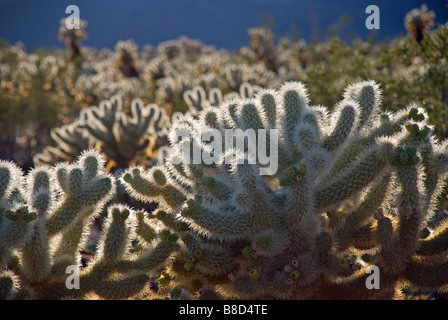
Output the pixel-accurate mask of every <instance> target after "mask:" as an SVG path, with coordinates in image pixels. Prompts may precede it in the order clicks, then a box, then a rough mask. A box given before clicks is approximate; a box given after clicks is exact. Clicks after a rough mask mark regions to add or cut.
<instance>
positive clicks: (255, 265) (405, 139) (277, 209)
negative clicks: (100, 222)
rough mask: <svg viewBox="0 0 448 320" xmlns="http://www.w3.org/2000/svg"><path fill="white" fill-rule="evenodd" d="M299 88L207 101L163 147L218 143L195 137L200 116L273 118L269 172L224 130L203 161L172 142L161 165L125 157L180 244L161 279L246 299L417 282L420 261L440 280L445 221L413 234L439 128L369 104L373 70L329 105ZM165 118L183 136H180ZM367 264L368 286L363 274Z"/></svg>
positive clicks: (435, 189)
mask: <svg viewBox="0 0 448 320" xmlns="http://www.w3.org/2000/svg"><path fill="white" fill-rule="evenodd" d="M203 97H205V95H203ZM309 101H310V99H309V97H308V94H307V90H306V88H305V86H304V85H303V84H302V83H297V82H290V83H285V84H284V85H283V86H282V87H281V88H279V89H278V90H275V91H274V90H267V89H262V90H260V91H259V92H258V93H257V94H256V95H255V98H252V99H233V100H231V101H228V102H223V103H220V104H219V105H217V106H212V107H207V108H205V109H204V110H203V111H201V112H200V113H199V114H198V116H197V118H193V117H184V118H181V119H179V120H178V121H177V122H175V123H174V125H173V127H172V129H171V132H170V141H171V144H172V147H173V148H174V147H175V146H176V145H177V144H178V143H181V144H182V145H183V146H184V147H185V146H190V147H191V148H193V147H196V148H199V150H200V151H201V154H202V155H204V154H206V153H209V152H210V151H211V150H214V151H215V152H218V151H219V147H221V146H220V145H219V142H218V145H217V144H216V141H214V142H211V141H208V142H204V141H202V140H200V139H201V136H202V134H204V133H206V132H210V130H212V129H213V130H218V132H220V133H221V134H222V136H223V137H224V130H225V129H241V130H247V129H256V130H257V129H277V130H278V132H279V134H278V137H279V139H278V160H279V161H278V170H277V172H274V173H273V174H272V175H267V176H266V175H261V174H260V171H259V169H260V165H261V164H260V162H255V163H256V164H251V163H252V162H250V161H249V160H254V159H255V158H256V155H253V154H251V153H249V152H248V151H249V149H248V148H249V147H248V146H245V147H243V148H240V147H238V146H236V144H235V143H236V142H235V141H234V142H233V145H230V146H229V145H227V146H225V145H224V139H223V141H221V142H222V144H223V145H222V149H221V150H222V151H224V152H223V154H222V155H220V156H219V157H217V158H216V160H217V161H216V162H214V163H212V164H210V163H208V162H205V160H204V159H203V158H202V159H200V160H199V162H198V161H196V162H194V161H193V162H191V161H190V162H183V163H182V162H181V163H180V164H179V159H185V158H188V156H191V155H192V153H191V149H190V154H188V151H186V150H188V149H177V150H180V152H181V154H173V153H172V154H170V155H169V156H168V157H167V162H166V163H165V164H164V165H163V166H159V167H155V168H153V169H151V170H150V171H145V170H143V169H142V168H130V169H128V170H127V171H126V173H125V174H124V175H123V183H124V184H125V185H126V187H127V189H128V191H129V192H130V194H131V195H133V196H135V197H139V199H140V200H143V201H147V202H150V201H153V200H155V201H158V202H159V206H160V208H161V210H162V211H161V217H162V216H163V217H164V219H165V220H166V221H167V222H168V224H167V225H168V226H170V227H171V228H172V230H174V231H175V232H177V233H180V234H181V240H182V243H183V251H184V253H183V254H181V255H179V256H177V257H176V261H175V262H174V263H173V265H172V266H171V267H170V268H168V274H170V273H171V274H172V275H173V278H176V279H177V281H174V282H173V281H172V282H170V285H172V286H178V287H175V288H179V286H180V287H183V290H189V291H190V292H191V294H195V292H196V290H198V288H197V285H195V283H198V282H200V283H203V285H204V286H205V287H206V288H207V289H206V290H211V291H214V290H220V292H222V288H226V289H225V291H226V293H227V294H228V295H229V297H230V296H232V297H234V296H236V297H239V298H250V299H254V298H262V299H263V298H276V299H302V298H303V299H308V298H312V299H316V298H317V299H321V298H326V299H335V298H336V299H341V298H342V299H350V298H357V299H359V298H361V299H386V298H393V297H395V296H396V294H397V293H396V290H399V284H400V283H402V280H406V281H409V282H411V283H414V284H416V285H422V286H424V285H423V280H420V279H417V278H418V277H419V276H422V274H423V272H424V271H428V272H429V274H428V276H427V277H425V279H426V278H427V279H428V282H427V283H428V285H427V286H426V287H429V288H431V289H437V288H441V287H443V286H444V285H446V277H443V276H442V277H437V274H438V273H439V269H440V270H442V271H440V272H443V270H445V269H446V268H445V267H444V266H445V264H446V261H445V260H443V259H442V260H443V261H442V260H440V259H439V258H437V255H438V254H439V253H441V252H443V251H444V250H445V249H446V245H445V244H446V243H445V241H444V240H446V239H445V238H446V224H444V225H443V226H441V227H440V228H439V229H437V230H436V231H435V232H434V233H433V234H432V235H430V236H429V237H428V238H427V239H425V240H420V234H421V233H420V232H421V230H422V229H423V228H424V227H425V222H426V221H427V220H428V218H429V217H430V216H432V214H433V212H434V210H435V208H436V204H437V201H436V200H437V197H438V195H440V194H441V191H442V187H441V186H442V185H443V182H444V181H445V180H446V168H447V166H446V164H447V161H446V159H447V152H446V142H443V143H442V144H440V143H439V142H437V141H436V140H435V139H434V138H433V137H432V128H431V127H429V126H428V125H427V124H426V121H427V115H426V114H425V112H424V110H423V109H421V108H418V107H416V106H410V107H408V108H406V109H403V110H401V111H398V112H396V113H394V114H391V113H381V112H380V110H379V105H380V103H381V92H380V90H379V87H378V85H377V84H376V83H375V82H373V81H364V82H358V83H355V84H353V85H351V86H349V87H348V88H347V89H346V91H345V94H344V97H343V100H342V101H340V102H339V103H337V104H336V108H335V110H334V111H333V112H332V113H331V114H328V112H327V111H326V110H325V109H324V108H322V107H316V106H310V105H309ZM176 130H177V131H176ZM178 131H179V132H180V131H182V132H184V133H185V132H186V133H187V136H186V137H184V136H183V137H182V138H181V139H180V140H179V139H178V138H176V132H178ZM267 136H268V135H266V137H267ZM266 137H265V136H261V135H260V134H259V133H257V134H256V135H255V139H256V143H260V142H264V143H266V142H267V141H269V143H267V145H265V149H267V150H269V146H270V145H271V144H272V143H273V141H271V140H269V139H265V138H266ZM217 146H218V149H216V148H217ZM184 152H187V153H186V154H184ZM227 157H234V158H233V161H231V162H225V161H224V159H227ZM237 159H239V160H241V161H237ZM190 160H191V158H190ZM168 186H170V189H169V192H167V191H163V190H164V189H167V187H168ZM162 213H163V214H162ZM168 217H169V219H168ZM173 219H178V220H179V221H181V222H183V223H186V224H187V226H188V228H187V230H185V231H183V230H184V229H180V228H178V226H179V224H176V223H174V222H173V221H174V220H173ZM423 258H424V261H423V260H422V259H423ZM437 259H439V260H437ZM373 265H374V266H377V267H378V268H379V270H380V272H381V274H380V277H381V288H380V290H369V289H368V288H367V287H366V280H367V277H368V273H366V272H365V271H366V269H367V268H369V267H370V266H373ZM436 266H439V267H440V268H439V269H437V268H438V267H436ZM164 279H165V278H164ZM189 279H196V280H195V281H196V282H195V281H192V280H189ZM165 282H166V281H165V280H164V283H165ZM175 288H173V290H175ZM201 291H202V292H203V290H201ZM176 292H177V291H176Z"/></svg>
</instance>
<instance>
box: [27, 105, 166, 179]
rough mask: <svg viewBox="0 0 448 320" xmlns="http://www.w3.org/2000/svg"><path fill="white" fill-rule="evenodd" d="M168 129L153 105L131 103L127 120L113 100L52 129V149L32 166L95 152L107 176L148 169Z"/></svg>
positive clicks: (154, 159)
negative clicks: (132, 167) (100, 156)
mask: <svg viewBox="0 0 448 320" xmlns="http://www.w3.org/2000/svg"><path fill="white" fill-rule="evenodd" d="M169 126H170V119H169V118H168V117H167V115H166V113H165V110H164V109H162V108H160V107H158V106H157V105H155V104H150V105H146V106H144V105H143V101H141V100H140V99H134V100H132V102H131V107H130V115H129V116H128V115H127V114H126V113H125V112H124V110H123V105H122V99H121V97H119V96H113V97H112V98H111V100H103V101H101V103H100V104H99V107H96V106H92V107H89V108H87V109H83V110H82V111H81V114H80V116H79V119H77V120H76V121H74V122H72V123H69V124H66V125H63V126H62V127H61V128H54V129H52V131H51V137H52V138H53V140H54V142H55V143H56V146H55V147H52V146H47V147H46V148H45V149H44V150H43V152H42V153H39V154H36V155H35V156H34V162H35V163H37V164H55V163H56V162H59V161H73V160H75V159H76V158H77V157H78V156H79V154H80V152H81V151H82V150H86V149H90V148H96V149H98V150H100V151H101V152H103V153H104V154H105V156H106V159H107V160H106V162H107V169H108V171H109V172H113V171H115V170H116V169H124V168H127V167H128V166H130V165H135V164H137V163H138V164H141V165H146V166H148V167H150V166H151V165H152V162H151V161H153V163H157V149H158V148H160V147H162V146H164V145H166V144H167V143H168V139H167V134H168V128H169Z"/></svg>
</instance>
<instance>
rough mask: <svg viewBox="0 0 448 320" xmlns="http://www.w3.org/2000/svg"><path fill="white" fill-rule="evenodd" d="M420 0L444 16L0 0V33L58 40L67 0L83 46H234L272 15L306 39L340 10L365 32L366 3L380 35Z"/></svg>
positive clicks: (223, 1) (260, 5)
mask: <svg viewBox="0 0 448 320" xmlns="http://www.w3.org/2000/svg"><path fill="white" fill-rule="evenodd" d="M423 3H426V4H427V6H428V8H429V9H430V10H433V11H434V12H435V13H436V22H439V23H445V22H447V21H448V7H447V3H448V0H427V1H422V0H406V1H405V0H337V1H336V0H125V1H123V0H0V38H2V39H3V40H6V41H8V42H9V43H16V42H17V41H21V42H22V43H24V44H25V46H26V48H27V49H28V50H34V49H36V48H40V47H46V48H52V47H60V48H62V47H63V46H64V44H63V43H62V42H60V41H59V40H58V39H57V32H58V28H59V22H60V20H61V19H62V18H64V17H67V16H68V14H66V13H65V8H66V7H67V6H68V5H77V6H78V7H79V9H80V17H81V19H84V20H87V22H88V26H87V29H86V31H87V32H88V34H89V37H88V39H86V40H85V41H84V42H83V43H84V45H86V46H91V47H97V48H103V47H108V48H113V46H114V45H115V44H116V42H117V41H119V40H127V39H133V40H134V41H136V43H137V44H138V45H139V46H140V47H141V46H143V45H145V44H150V45H153V46H156V45H157V44H158V43H160V42H162V41H165V40H170V39H176V38H178V37H179V36H182V35H186V36H188V37H190V38H193V39H199V40H201V41H202V42H204V43H205V44H208V45H213V46H215V47H217V48H225V49H228V50H233V49H235V48H238V47H241V46H245V45H247V44H248V34H247V28H249V27H253V26H260V25H262V24H264V23H266V22H267V21H274V27H273V31H274V32H275V34H276V35H285V34H288V33H291V32H292V30H298V32H299V36H300V37H301V38H304V39H306V40H307V41H311V40H312V39H313V37H316V35H320V36H324V35H325V34H327V30H328V28H329V27H330V26H332V25H334V24H335V23H337V21H338V20H339V19H340V17H341V16H343V15H345V16H349V17H351V23H350V24H349V25H348V26H347V27H346V28H345V29H343V35H344V36H345V37H347V39H349V38H350V35H353V34H357V35H359V36H360V37H362V38H364V39H366V38H367V37H369V36H370V35H371V34H372V32H374V31H372V30H368V29H367V28H366V27H365V20H366V19H367V17H368V15H369V14H366V13H365V11H366V7H367V6H368V5H371V4H373V5H377V6H378V8H379V9H380V29H379V30H377V31H376V34H377V37H378V38H379V39H388V38H391V37H393V36H395V35H398V34H405V29H404V26H403V19H404V16H405V14H406V13H407V12H408V11H410V10H411V9H413V8H416V7H420V5H421V4H423Z"/></svg>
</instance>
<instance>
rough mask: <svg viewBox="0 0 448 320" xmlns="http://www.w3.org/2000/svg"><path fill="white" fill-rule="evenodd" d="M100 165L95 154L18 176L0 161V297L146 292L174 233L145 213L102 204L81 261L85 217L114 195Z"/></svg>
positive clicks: (111, 296) (87, 225) (124, 295)
mask: <svg viewBox="0 0 448 320" xmlns="http://www.w3.org/2000/svg"><path fill="white" fill-rule="evenodd" d="M103 165H104V163H103V160H102V159H101V156H100V154H99V153H98V152H97V151H86V152H84V153H83V154H82V155H81V156H80V157H79V159H78V160H77V161H76V162H74V163H72V164H68V163H61V164H58V165H57V166H55V167H53V168H52V169H50V170H49V169H48V168H47V167H41V166H38V167H35V168H34V169H33V170H32V171H30V172H29V173H28V174H27V175H26V176H24V175H23V173H22V171H21V169H20V168H19V167H17V166H16V165H15V164H13V163H12V162H6V161H2V162H0V182H1V184H0V185H1V188H0V299H63V298H64V299H70V298H86V297H96V298H104V299H124V298H130V297H133V296H135V295H137V294H139V293H141V292H142V291H144V289H145V288H147V289H149V288H148V285H149V279H150V274H151V272H153V271H157V270H158V268H159V267H160V266H161V265H164V263H165V262H166V261H167V260H168V259H169V258H170V256H171V254H172V252H173V251H174V250H175V249H176V248H177V244H176V241H177V236H176V235H175V234H172V233H171V232H170V231H169V230H167V229H166V228H164V227H163V225H162V223H157V222H154V221H150V220H149V219H148V218H147V217H146V213H145V212H135V211H134V210H132V209H130V208H128V207H126V206H124V205H118V204H113V205H111V206H109V208H108V215H107V217H106V219H105V220H104V224H103V228H102V231H101V235H100V238H99V240H98V242H97V250H96V254H95V257H94V258H92V259H90V260H89V261H87V262H83V261H82V259H81V254H80V251H81V250H82V249H83V248H84V246H85V245H86V243H87V241H88V240H89V235H90V229H89V228H90V225H91V221H92V219H93V218H94V217H95V216H97V215H98V214H99V212H100V211H101V209H102V207H103V206H104V204H105V203H106V201H107V200H109V199H110V198H111V196H112V195H113V194H114V192H115V187H114V186H115V183H114V178H113V177H112V176H110V175H108V174H106V173H105V172H104V168H103ZM136 241H137V242H138V244H139V250H134V251H131V250H130V249H131V248H132V246H133V244H134V243H135V242H136ZM147 291H148V290H147Z"/></svg>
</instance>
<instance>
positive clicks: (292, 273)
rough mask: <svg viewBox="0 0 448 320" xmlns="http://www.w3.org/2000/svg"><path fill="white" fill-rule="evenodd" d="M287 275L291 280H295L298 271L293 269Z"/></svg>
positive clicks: (298, 274)
mask: <svg viewBox="0 0 448 320" xmlns="http://www.w3.org/2000/svg"><path fill="white" fill-rule="evenodd" d="M289 277H290V278H291V279H293V280H297V279H299V278H300V272H299V271H298V270H294V271H293V272H291V273H290V274H289Z"/></svg>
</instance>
